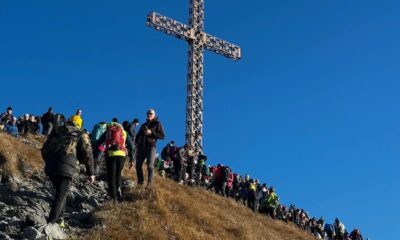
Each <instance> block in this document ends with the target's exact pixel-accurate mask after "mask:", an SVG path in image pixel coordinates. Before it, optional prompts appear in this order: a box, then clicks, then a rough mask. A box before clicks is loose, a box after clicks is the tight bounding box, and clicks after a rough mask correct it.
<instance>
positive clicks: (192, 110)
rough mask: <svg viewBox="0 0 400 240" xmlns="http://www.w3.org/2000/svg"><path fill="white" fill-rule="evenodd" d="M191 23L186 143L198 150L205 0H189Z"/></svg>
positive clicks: (201, 122) (199, 147)
mask: <svg viewBox="0 0 400 240" xmlns="http://www.w3.org/2000/svg"><path fill="white" fill-rule="evenodd" d="M189 7H190V10H189V23H190V27H191V28H192V32H193V34H194V39H191V40H189V52H188V57H189V59H188V76H187V99H186V101H187V102H186V143H188V144H190V145H191V146H193V148H194V149H195V151H196V152H198V151H201V150H202V149H203V80H204V70H203V63H204V47H203V46H204V43H203V30H204V0H189Z"/></svg>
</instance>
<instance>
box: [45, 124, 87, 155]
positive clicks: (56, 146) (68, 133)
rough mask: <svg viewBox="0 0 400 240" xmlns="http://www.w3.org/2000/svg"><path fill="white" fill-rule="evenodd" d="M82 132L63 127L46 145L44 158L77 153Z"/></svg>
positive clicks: (52, 135) (70, 127)
mask: <svg viewBox="0 0 400 240" xmlns="http://www.w3.org/2000/svg"><path fill="white" fill-rule="evenodd" d="M81 135H82V131H81V130H79V129H77V128H76V127H73V126H66V125H63V126H61V127H59V128H57V129H55V130H54V131H52V133H51V135H50V136H49V138H48V139H47V141H46V142H45V143H44V145H43V148H42V150H41V153H42V157H43V159H44V160H45V161H46V159H47V158H51V157H53V156H64V155H67V154H69V153H71V152H76V145H77V144H78V141H79V139H80V138H81Z"/></svg>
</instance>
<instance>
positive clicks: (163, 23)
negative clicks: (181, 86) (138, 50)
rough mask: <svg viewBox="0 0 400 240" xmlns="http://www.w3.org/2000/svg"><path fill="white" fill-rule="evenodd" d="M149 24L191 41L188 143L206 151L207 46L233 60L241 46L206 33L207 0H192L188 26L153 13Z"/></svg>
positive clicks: (239, 51)
mask: <svg viewBox="0 0 400 240" xmlns="http://www.w3.org/2000/svg"><path fill="white" fill-rule="evenodd" d="M147 26H149V27H152V28H154V29H156V30H158V31H161V32H164V33H166V34H168V35H172V36H174V37H176V38H179V39H184V40H186V41H187V42H188V45H189V51H188V74H187V88H186V94H187V96H186V143H187V144H190V145H191V146H193V148H194V150H195V152H196V153H197V154H198V153H199V152H202V150H203V81H204V48H205V49H207V50H209V51H212V52H215V53H217V54H219V55H222V56H225V57H227V58H230V59H233V60H239V59H240V58H241V55H242V52H241V49H240V47H239V46H236V45H234V44H231V43H229V42H226V41H224V40H222V39H219V38H217V37H214V36H212V35H209V34H207V33H205V32H204V0H189V25H186V24H183V23H180V22H178V21H176V20H174V19H171V18H168V17H165V16H162V15H160V14H158V13H155V12H151V13H149V14H148V15H147Z"/></svg>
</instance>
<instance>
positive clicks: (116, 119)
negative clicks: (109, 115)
mask: <svg viewBox="0 0 400 240" xmlns="http://www.w3.org/2000/svg"><path fill="white" fill-rule="evenodd" d="M111 122H114V123H119V121H118V118H116V117H115V118H113V119H112V121H111Z"/></svg>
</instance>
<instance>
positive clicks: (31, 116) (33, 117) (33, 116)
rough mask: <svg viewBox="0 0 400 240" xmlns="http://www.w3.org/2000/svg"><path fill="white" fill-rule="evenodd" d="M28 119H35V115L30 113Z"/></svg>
mask: <svg viewBox="0 0 400 240" xmlns="http://www.w3.org/2000/svg"><path fill="white" fill-rule="evenodd" d="M29 120H30V121H31V122H35V121H36V118H35V115H33V114H31V115H30V116H29Z"/></svg>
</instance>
